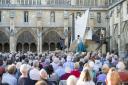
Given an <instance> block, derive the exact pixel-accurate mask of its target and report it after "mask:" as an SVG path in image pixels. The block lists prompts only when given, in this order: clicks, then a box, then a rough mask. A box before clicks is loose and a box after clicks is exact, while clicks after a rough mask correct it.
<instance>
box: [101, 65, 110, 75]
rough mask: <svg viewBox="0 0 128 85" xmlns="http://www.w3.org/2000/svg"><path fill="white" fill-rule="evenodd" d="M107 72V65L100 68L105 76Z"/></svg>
mask: <svg viewBox="0 0 128 85" xmlns="http://www.w3.org/2000/svg"><path fill="white" fill-rule="evenodd" d="M108 71H109V66H108V65H107V64H104V65H103V66H102V72H103V73H105V74H107V73H108Z"/></svg>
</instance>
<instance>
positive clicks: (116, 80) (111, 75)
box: [106, 67, 120, 85]
mask: <svg viewBox="0 0 128 85" xmlns="http://www.w3.org/2000/svg"><path fill="white" fill-rule="evenodd" d="M106 85H120V76H119V73H118V72H117V70H116V69H115V68H113V67H112V68H111V69H110V70H109V72H108V74H107V78H106Z"/></svg>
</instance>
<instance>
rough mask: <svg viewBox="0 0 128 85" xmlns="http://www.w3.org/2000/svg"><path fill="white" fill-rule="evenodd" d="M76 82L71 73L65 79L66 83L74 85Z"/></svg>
mask: <svg viewBox="0 0 128 85" xmlns="http://www.w3.org/2000/svg"><path fill="white" fill-rule="evenodd" d="M76 83H77V78H76V77H75V76H73V75H71V76H69V77H68V79H67V85H75V84H76Z"/></svg>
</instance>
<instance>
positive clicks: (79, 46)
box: [76, 35, 86, 53]
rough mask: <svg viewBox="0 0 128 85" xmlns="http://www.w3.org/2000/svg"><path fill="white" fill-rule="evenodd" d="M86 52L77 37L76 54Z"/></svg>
mask: <svg viewBox="0 0 128 85" xmlns="http://www.w3.org/2000/svg"><path fill="white" fill-rule="evenodd" d="M85 51H86V47H85V45H84V43H83V41H82V39H81V38H80V35H78V36H77V46H76V52H79V53H81V52H85Z"/></svg>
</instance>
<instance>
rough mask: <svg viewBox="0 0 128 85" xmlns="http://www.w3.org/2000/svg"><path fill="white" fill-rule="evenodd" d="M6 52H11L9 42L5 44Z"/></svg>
mask: <svg viewBox="0 0 128 85" xmlns="http://www.w3.org/2000/svg"><path fill="white" fill-rule="evenodd" d="M4 52H9V43H5V44H4Z"/></svg>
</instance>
